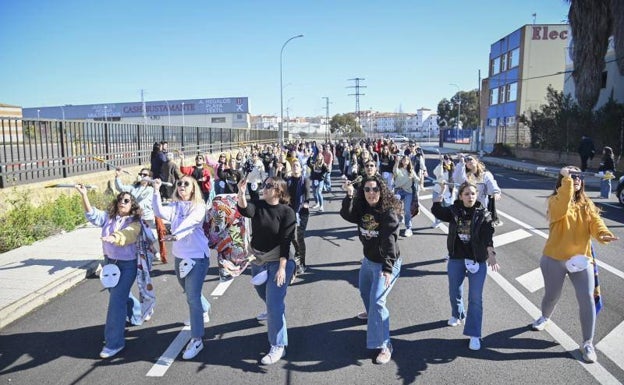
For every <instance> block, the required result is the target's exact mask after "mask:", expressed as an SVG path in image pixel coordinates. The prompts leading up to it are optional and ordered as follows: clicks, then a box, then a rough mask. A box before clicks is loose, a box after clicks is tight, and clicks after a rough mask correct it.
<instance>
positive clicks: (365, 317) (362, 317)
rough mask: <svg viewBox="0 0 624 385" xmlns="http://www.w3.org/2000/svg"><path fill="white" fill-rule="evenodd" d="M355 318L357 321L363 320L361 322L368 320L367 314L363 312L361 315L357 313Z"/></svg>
mask: <svg viewBox="0 0 624 385" xmlns="http://www.w3.org/2000/svg"><path fill="white" fill-rule="evenodd" d="M356 317H357V319H363V320H366V319H368V313H367V312H365V311H363V312H361V313H358V315H357V316H356Z"/></svg>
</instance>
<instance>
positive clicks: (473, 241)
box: [77, 139, 617, 365]
mask: <svg viewBox="0 0 624 385" xmlns="http://www.w3.org/2000/svg"><path fill="white" fill-rule="evenodd" d="M177 153H178V159H176V156H175V155H174V153H172V152H169V151H168V148H167V143H166V142H158V143H154V147H153V151H152V154H151V167H150V168H143V169H141V171H140V172H139V175H138V177H137V178H136V181H134V183H133V184H128V185H125V184H123V183H122V181H121V176H122V173H121V170H120V169H118V170H116V174H115V177H116V178H115V186H116V187H117V189H118V190H119V191H120V193H119V194H118V195H117V197H116V199H115V200H114V201H113V202H112V203H111V205H110V207H109V208H108V210H107V211H100V210H98V209H96V208H93V207H91V205H90V203H89V200H88V197H87V194H86V189H85V188H84V186H81V185H78V186H77V189H78V191H79V192H80V194H81V196H82V197H83V204H84V208H85V213H86V216H87V218H88V219H89V220H90V221H91V222H92V223H94V224H96V225H98V226H100V227H102V242H103V250H104V254H105V257H106V263H107V265H115V266H117V267H118V268H119V270H120V273H117V274H118V275H119V276H120V277H118V278H120V279H119V280H118V281H119V283H116V284H115V285H113V286H109V287H107V288H108V289H109V291H110V303H109V309H108V314H107V318H106V327H105V347H104V348H103V350H102V351H101V353H100V356H101V357H102V358H109V357H112V356H114V355H116V354H117V353H119V351H121V350H122V349H123V347H124V345H125V343H124V337H123V333H124V320H126V321H130V322H132V320H137V321H136V323H135V322H132V323H134V324H140V323H142V322H144V321H147V320H149V319H150V318H151V317H152V315H153V308H150V309H148V310H149V311H147V312H146V311H143V312H141V311H140V310H138V309H140V308H141V306H140V305H141V303H140V302H141V301H140V300H137V299H136V298H135V297H134V296H133V295H132V293H131V287H132V283H133V281H134V280H135V277H136V276H137V262H136V260H137V253H138V252H137V247H136V245H135V244H134V241H135V240H136V239H138V238H139V235H140V234H141V232H142V231H143V232H149V233H151V235H152V239H155V237H156V236H159V237H160V239H161V241H166V242H171V244H172V247H171V252H172V253H173V256H174V257H175V272H176V275H177V278H178V281H179V283H180V285H181V287H182V289H183V291H184V293H185V296H186V301H187V303H188V307H189V316H190V318H189V321H188V322H187V324H188V325H189V326H190V329H191V340H190V341H189V342H188V345H187V346H186V348H185V349H184V352H183V354H182V358H184V359H191V358H193V357H195V356H196V355H197V354H198V353H199V352H200V351H201V350H202V349H203V336H204V328H205V327H204V324H206V323H208V322H209V320H210V317H209V312H210V303H209V302H208V301H207V299H206V298H205V297H204V296H203V294H202V286H203V283H204V278H205V276H206V274H207V271H208V267H209V256H210V249H209V245H212V244H215V243H214V242H213V241H212V240H211V242H209V240H208V239H209V238H210V236H209V235H210V234H208V233H207V232H208V231H210V230H209V226H205V220H206V218H207V211H209V210H211V209H213V208H211V207H212V206H211V201H212V200H213V199H214V197H215V196H216V195H221V194H230V195H231V198H232V199H234V202H235V206H234V207H232V209H233V210H235V211H236V212H237V213H238V214H239V216H240V217H245V218H249V219H248V220H249V226H250V230H251V231H250V232H251V241H250V242H249V245H248V250H247V252H248V254H249V256H250V259H249V260H248V261H249V262H251V273H252V282H253V283H254V285H255V289H256V290H257V292H258V295H259V296H260V298H261V299H262V300H263V302H264V304H265V309H266V311H264V312H262V313H261V314H259V315H258V316H257V317H256V318H257V319H258V320H266V321H267V329H268V342H269V345H270V349H269V352H268V353H267V354H266V355H265V356H263V358H262V359H261V363H262V364H265V365H270V364H273V363H275V362H278V361H279V360H280V359H281V358H282V357H284V355H285V354H286V347H287V345H288V331H287V323H286V307H285V297H286V294H287V288H288V286H289V284H292V283H293V282H295V281H296V277H297V276H298V275H301V274H306V273H307V266H308V262H309V258H308V257H309V256H308V255H307V252H306V250H307V249H306V245H305V233H306V228H307V224H308V221H309V218H310V215H311V213H315V215H322V213H324V210H325V204H324V198H323V195H324V194H328V193H331V192H332V191H335V189H334V190H332V178H331V174H332V171H336V174H335V176H336V177H340V178H341V179H342V183H343V184H342V190H343V191H344V192H345V193H346V195H345V196H344V199H343V200H342V205H341V209H340V215H341V216H342V218H344V219H345V220H346V221H348V222H351V223H354V224H356V225H357V230H358V237H359V240H360V241H361V243H362V259H361V268H360V271H359V280H358V287H359V291H360V296H361V298H362V302H363V305H364V311H363V312H360V313H359V314H357V318H359V319H362V320H366V322H367V333H366V336H367V337H366V346H367V348H368V349H372V350H375V351H377V355H376V359H375V362H376V363H378V364H385V363H387V362H389V361H390V359H391V357H392V353H393V346H392V343H391V340H390V321H389V320H390V314H389V310H388V308H387V306H386V302H387V297H388V295H389V294H390V292H391V289H392V287H393V286H394V284H395V283H396V281H397V279H398V278H399V276H400V270H401V264H402V257H401V252H400V250H399V243H398V240H399V237H400V236H401V233H400V228H401V225H402V226H403V227H404V230H403V237H410V236H412V235H413V234H414V232H413V229H412V217H413V216H414V215H415V214H417V213H418V209H417V208H418V202H419V193H420V191H422V189H423V188H424V182H425V180H427V179H428V180H429V181H430V182H433V185H434V188H433V192H434V194H433V206H432V210H431V212H432V213H433V215H434V216H435V218H436V222H435V223H434V227H435V226H436V225H437V224H439V223H440V222H442V221H443V222H448V224H449V227H448V228H449V232H448V237H447V252H448V256H447V260H448V261H447V276H448V295H449V302H450V318H449V320H448V325H449V326H451V327H455V326H458V325H461V324H464V334H465V335H466V336H468V337H469V341H468V347H469V349H472V350H479V349H480V348H481V336H482V323H483V301H482V296H483V290H484V284H485V280H486V276H487V274H486V273H487V269H488V267H489V268H491V269H492V270H493V271H495V272H496V271H498V270H499V268H500V266H499V263H498V261H497V258H496V251H495V250H494V245H493V236H494V232H495V227H496V226H500V225H502V222H501V221H500V220H499V219H498V217H497V213H496V206H495V202H496V201H498V200H499V199H501V196H502V192H501V189H500V187H499V186H498V184H497V182H496V180H495V178H494V176H493V175H492V173H491V172H489V171H487V170H486V168H485V166H484V164H483V163H482V162H480V161H479V160H478V159H477V158H476V157H475V156H473V155H461V154H460V155H458V156H457V158H456V160H455V161H453V159H452V157H451V156H449V155H440V157H439V162H438V164H437V165H436V167H435V168H434V170H433V172H432V175H433V176H432V177H430V176H429V173H428V171H427V167H426V165H425V156H424V153H423V151H422V149H421V148H420V147H419V146H418V145H417V144H416V143H409V144H407V145H405V146H399V145H398V144H396V143H394V142H392V141H391V140H382V139H379V140H370V139H369V140H359V141H351V142H350V141H347V140H341V141H338V142H335V143H332V142H328V143H321V144H317V143H316V142H315V141H312V142H304V141H298V142H294V143H290V144H288V145H286V146H283V147H281V146H278V145H264V146H260V145H252V146H246V147H243V148H241V149H240V150H237V151H235V152H229V153H225V152H224V153H220V154H219V155H218V159H217V160H216V161H212V160H211V159H210V157H209V156H208V155H204V154H197V155H196V156H195V157H194V164H191V165H187V164H186V161H185V159H186V158H185V156H184V154H183V153H181V152H177ZM608 158H609V153H608V151H607V150H605V157H604V159H605V164H606V165H605V167H606V168H609V166H610V165H609V164H608V161H607V160H608ZM611 158H612V152H611ZM335 165H336V166H337V168H336V167H334V166H335ZM577 172H580V170H579V169H577V168H570V167H564V168H562V169H561V172H560V174H561V175H560V177H559V180H558V181H557V186H556V189H555V192H554V193H553V195H552V196H551V197H550V198H549V206H548V215H549V218H550V221H551V232H550V237H549V239H548V241H547V243H546V247H545V249H544V253H543V257H542V260H541V269H542V273H543V275H544V281H545V283H546V293H545V296H544V300H543V302H542V317H540V318H539V319H538V320H536V321H535V323H534V324H533V328H534V329H535V330H542V329H544V327H545V326H546V324H547V323H548V322H549V320H550V318H551V316H552V313H553V311H554V308H555V305H556V303H557V301H558V299H559V297H560V294H561V287H562V284H563V280H564V278H565V276H566V275H569V277H570V279H571V280H572V282H573V284H574V288H575V290H576V291H577V298H578V301H579V307H580V313H581V325H582V329H583V338H584V345H583V356H584V358H585V360H586V361H587V362H595V361H596V355H595V352H594V349H593V344H592V339H593V332H594V328H595V315H594V313H593V307H592V304H593V302H591V303H590V297H591V295H590V294H591V293H593V289H594V286H593V285H594V276H593V274H590V273H588V271H589V269H587V268H586V269H585V270H578V271H574V272H572V271H570V270H569V269H566V262H567V261H568V260H570V259H571V258H572V257H573V256H578V255H582V256H585V257H586V259H587V261H588V264H591V255H592V253H591V250H590V249H591V243H590V238H594V239H596V240H597V241H598V242H602V243H608V242H611V241H613V240H616V239H617V237H615V236H614V235H613V234H612V233H611V232H610V231H609V230H608V229H607V228H606V226H605V225H604V223H603V222H602V219H601V218H600V215H599V211H598V210H597V209H596V207H595V206H594V205H593V203H591V201H590V200H589V199H588V198H587V196H586V195H585V193H584V182H583V180H582V178H581V177H580V176H581V175H582V174H577ZM312 200H314V205H311V203H312ZM414 207H416V210H414ZM213 217H214V215H213ZM159 221H165V222H167V223H168V224H169V230H168V231H167V234H164V233H163V232H162V231H161V229H162V227H163V226H162V223H161V224H160V226H159ZM138 224H142V226H139V225H138ZM570 228H573V229H575V230H574V232H567V233H566V232H565V231H564V230H565V229H570ZM571 237H572V238H571ZM291 245H292V250H291ZM157 246H160V247H157ZM210 247H212V246H210ZM155 250H156V253H155V258H156V259H158V258H161V259H162V258H163V254H164V253H165V252H166V250H165V248H164V247H163V244H162V242H161V243H160V245H156V244H155ZM222 257H223V255H222V254H220V258H222ZM163 262H164V260H163ZM220 262H221V261H220ZM245 262H247V261H245ZM138 266H139V272H140V270H141V265H140V264H139V265H138ZM150 266H151V264H150ZM246 266H247V265H246V264H245V265H244V267H246ZM144 269H145V267H144V266H143V270H144ZM133 270H134V271H133ZM221 278H222V279H232V277H231V276H230V277H225V276H222V277H221ZM466 278H467V280H468V285H469V288H470V290H469V293H468V300H467V306H466V304H465V303H464V294H463V292H464V290H463V285H464V281H465V280H466ZM591 298H593V297H591Z"/></svg>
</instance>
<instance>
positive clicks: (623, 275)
mask: <svg viewBox="0 0 624 385" xmlns="http://www.w3.org/2000/svg"><path fill="white" fill-rule="evenodd" d="M498 215H501V216H503V217H505V218H507V219H509V220H510V221H512V222H514V223H517V224H518V225H520V226H522V227H524V228H525V229H527V230H529V231H532V232H534V233H535V234H537V235H539V236H540V237H542V238H544V239H548V234H546V233H545V232H543V231H541V230H537V229H536V228H534V227H533V226H530V225H528V224H526V223H524V222H522V221H520V220H518V219H516V218H514V217H512V216H510V215H509V214H505V213H504V212H501V211H498ZM598 266H599V267H600V268H603V269H605V270H606V271H608V272H609V273H611V274H615V275H617V276H618V277H620V278H622V279H624V272H623V271H621V270H618V269H616V268H615V267H613V266H611V265H609V264H608V263H604V262H602V261H600V260H598Z"/></svg>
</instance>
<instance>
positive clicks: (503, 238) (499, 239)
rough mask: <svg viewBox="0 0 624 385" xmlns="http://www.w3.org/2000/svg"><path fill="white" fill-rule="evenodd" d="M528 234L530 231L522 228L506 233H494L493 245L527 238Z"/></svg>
mask: <svg viewBox="0 0 624 385" xmlns="http://www.w3.org/2000/svg"><path fill="white" fill-rule="evenodd" d="M530 236H531V233H529V232H527V231H525V230H522V229H518V230H514V231H510V232H508V233H504V234H501V235H496V236H494V238H493V241H494V247H501V246H504V245H506V244H508V243H512V242H515V241H519V240H521V239H524V238H528V237H530Z"/></svg>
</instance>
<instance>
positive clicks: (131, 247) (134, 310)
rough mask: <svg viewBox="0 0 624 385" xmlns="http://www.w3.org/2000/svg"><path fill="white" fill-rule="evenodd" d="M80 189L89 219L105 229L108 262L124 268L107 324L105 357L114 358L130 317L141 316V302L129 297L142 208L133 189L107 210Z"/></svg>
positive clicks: (112, 292)
mask: <svg viewBox="0 0 624 385" xmlns="http://www.w3.org/2000/svg"><path fill="white" fill-rule="evenodd" d="M76 190H78V192H79V193H80V195H81V196H82V206H83V208H84V211H85V216H86V217H87V220H88V221H89V222H91V223H92V224H93V225H95V226H98V227H101V228H102V238H101V239H102V249H103V251H104V259H105V263H106V264H110V263H113V264H116V265H117V267H118V268H119V270H120V275H119V283H117V285H115V287H111V288H109V289H108V292H109V293H110V297H109V300H108V311H107V313H106V326H105V327H104V340H105V345H104V348H103V349H102V351H101V352H100V357H101V358H110V357H112V356H114V355H116V354H117V353H119V352H120V351H121V350H122V349H123V348H124V347H125V338H124V333H125V328H126V318H128V317H130V318H132V317H133V316H134V315H136V316H140V314H141V305H140V304H139V302H138V301H137V300H136V299H133V298H129V294H130V289H131V288H132V285H133V284H134V280H135V279H136V275H137V248H136V240H137V237H138V236H139V235H140V233H141V222H140V221H141V208H140V207H139V204H138V203H137V201H136V199H134V197H133V196H132V195H131V194H130V193H129V192H121V193H119V194H118V195H117V197H116V198H115V200H114V201H113V202H111V204H110V205H109V207H108V209H107V210H106V211H102V210H98V209H96V208H95V207H92V206H91V203H90V202H89V197H88V196H87V189H86V187H84V186H83V185H81V184H78V185H76Z"/></svg>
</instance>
